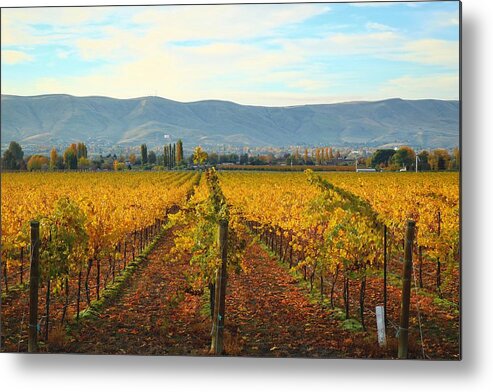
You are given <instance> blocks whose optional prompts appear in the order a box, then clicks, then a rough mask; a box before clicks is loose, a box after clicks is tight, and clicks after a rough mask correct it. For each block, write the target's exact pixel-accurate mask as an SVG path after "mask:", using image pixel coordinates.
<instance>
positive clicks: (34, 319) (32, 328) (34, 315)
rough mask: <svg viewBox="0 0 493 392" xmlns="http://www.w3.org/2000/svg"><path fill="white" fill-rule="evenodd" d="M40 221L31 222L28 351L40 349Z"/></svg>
mask: <svg viewBox="0 0 493 392" xmlns="http://www.w3.org/2000/svg"><path fill="white" fill-rule="evenodd" d="M38 287H39V222H37V221H32V222H31V267H30V273H29V336H28V343H27V351H28V352H30V353H35V352H37V351H38Z"/></svg>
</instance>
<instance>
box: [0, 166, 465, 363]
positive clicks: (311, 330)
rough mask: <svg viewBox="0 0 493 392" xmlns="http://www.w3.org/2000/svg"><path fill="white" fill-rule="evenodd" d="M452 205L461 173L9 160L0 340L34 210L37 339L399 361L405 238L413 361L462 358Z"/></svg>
mask: <svg viewBox="0 0 493 392" xmlns="http://www.w3.org/2000/svg"><path fill="white" fill-rule="evenodd" d="M459 204H460V203H459V176H458V174H457V173H434V174H430V173H404V174H403V173H372V174H368V173H344V172H341V173H323V172H321V173H319V172H317V173H314V172H311V171H307V172H306V173H301V172H300V173H289V172H268V171H265V172H244V171H234V172H233V171H224V172H219V173H216V172H215V171H214V170H211V171H207V172H206V173H203V174H200V173H197V172H156V173H144V172H136V173H128V172H123V173H39V174H34V173H29V174H20V173H11V174H3V175H2V280H1V285H2V286H1V287H2V331H1V332H2V344H3V349H4V350H5V351H10V352H17V351H27V350H28V332H29V327H31V328H32V327H33V326H32V323H30V322H29V321H28V318H29V310H30V308H29V302H30V301H29V285H30V281H29V273H30V258H32V254H33V243H32V237H31V231H30V230H32V227H31V226H30V222H31V221H32V220H36V221H39V235H40V241H39V266H40V275H39V284H40V289H39V294H38V299H39V302H38V304H37V310H38V312H37V313H38V317H37V318H36V323H35V325H34V327H35V329H36V331H35V334H36V335H37V338H38V339H39V344H38V346H39V350H40V351H62V352H93V353H133V354H161V355H162V354H182V355H183V354H193V355H207V354H230V355H247V356H313V357H358V358H367V357H380V358H395V357H396V356H397V355H396V354H397V339H398V338H397V337H396V332H397V331H399V316H400V312H401V291H402V287H403V283H402V282H403V280H402V271H403V264H404V262H405V259H406V255H405V251H406V249H409V250H410V251H411V252H412V255H411V256H412V262H413V264H414V267H413V269H412V275H411V296H410V309H409V353H408V357H409V358H425V359H437V358H447V359H457V358H459V357H460V313H459V310H460V228H459V223H460V219H459V218H460V211H459ZM409 220H412V221H413V222H415V231H414V236H413V238H412V241H411V243H410V244H407V248H406V241H405V237H406V228H407V227H408V221H409ZM380 305H381V306H383V308H384V318H385V325H386V328H385V329H386V332H387V342H386V345H379V344H378V343H377V326H376V322H375V309H376V306H380ZM211 329H212V333H211ZM406 332H407V330H406Z"/></svg>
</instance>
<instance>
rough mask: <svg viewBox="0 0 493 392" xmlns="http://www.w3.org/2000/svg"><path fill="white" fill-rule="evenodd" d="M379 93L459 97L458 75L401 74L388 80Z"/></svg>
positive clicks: (409, 97)
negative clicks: (401, 75)
mask: <svg viewBox="0 0 493 392" xmlns="http://www.w3.org/2000/svg"><path fill="white" fill-rule="evenodd" d="M379 95H380V96H387V97H403V98H408V99H425V98H435V99H459V75H457V74H440V75H429V76H428V75H427V76H403V77H400V78H396V79H392V80H390V81H388V82H387V83H386V84H385V85H384V86H383V87H382V88H381V89H380V91H379Z"/></svg>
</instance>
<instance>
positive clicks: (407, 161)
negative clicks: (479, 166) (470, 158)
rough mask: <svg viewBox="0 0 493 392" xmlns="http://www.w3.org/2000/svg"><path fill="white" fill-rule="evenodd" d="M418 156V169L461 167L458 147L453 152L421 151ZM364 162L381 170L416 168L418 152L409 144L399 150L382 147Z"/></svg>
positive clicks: (442, 150)
mask: <svg viewBox="0 0 493 392" xmlns="http://www.w3.org/2000/svg"><path fill="white" fill-rule="evenodd" d="M417 156H418V159H417V164H418V171H428V170H432V171H442V170H458V169H459V168H460V150H459V148H458V147H456V148H454V150H453V152H452V154H450V153H449V152H448V151H447V150H445V149H436V150H432V151H426V150H424V151H421V152H419V153H418V154H417ZM362 163H363V162H362ZM364 163H366V165H367V166H371V167H374V168H378V169H381V170H399V169H401V168H405V169H406V170H415V169H416V152H415V151H414V150H413V149H412V148H411V147H408V146H403V147H400V148H399V149H397V150H394V149H381V150H377V151H375V153H374V154H373V155H372V156H371V157H369V158H368V159H367V160H366V162H364Z"/></svg>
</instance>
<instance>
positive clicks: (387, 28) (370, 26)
mask: <svg viewBox="0 0 493 392" xmlns="http://www.w3.org/2000/svg"><path fill="white" fill-rule="evenodd" d="M366 28H367V29H369V30H377V31H397V29H396V28H394V27H391V26H387V25H385V24H382V23H377V22H368V23H367V24H366Z"/></svg>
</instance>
